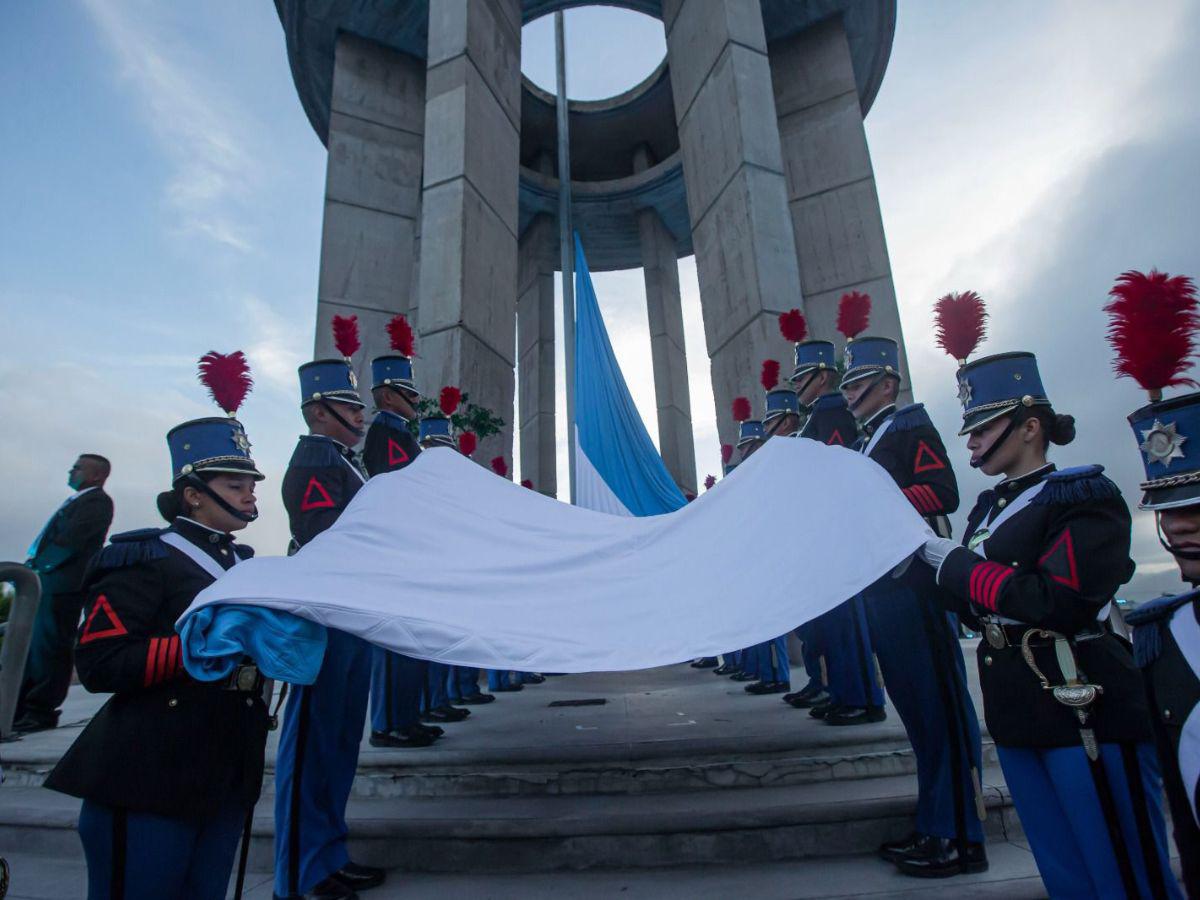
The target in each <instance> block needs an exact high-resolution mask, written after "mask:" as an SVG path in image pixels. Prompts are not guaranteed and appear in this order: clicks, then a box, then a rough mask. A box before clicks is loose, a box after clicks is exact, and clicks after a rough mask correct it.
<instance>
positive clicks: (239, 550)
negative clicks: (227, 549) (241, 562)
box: [233, 544, 254, 559]
mask: <svg viewBox="0 0 1200 900" xmlns="http://www.w3.org/2000/svg"><path fill="white" fill-rule="evenodd" d="M233 552H234V553H236V554H237V558H238V559H253V558H254V548H253V547H248V546H246V545H245V544H234V545H233Z"/></svg>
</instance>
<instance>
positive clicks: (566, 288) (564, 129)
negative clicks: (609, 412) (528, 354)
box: [554, 10, 575, 503]
mask: <svg viewBox="0 0 1200 900" xmlns="http://www.w3.org/2000/svg"><path fill="white" fill-rule="evenodd" d="M554 57H555V69H556V70H557V77H558V102H557V104H556V112H557V116H558V240H559V254H560V259H561V268H562V307H563V359H564V361H565V363H566V370H567V372H566V381H567V480H568V483H569V484H570V496H571V503H574V502H575V242H574V241H573V240H572V239H571V236H572V230H571V145H570V133H569V125H568V113H569V110H568V109H567V49H566V39H565V26H564V24H563V13H562V10H559V11H558V12H556V13H555V14H554Z"/></svg>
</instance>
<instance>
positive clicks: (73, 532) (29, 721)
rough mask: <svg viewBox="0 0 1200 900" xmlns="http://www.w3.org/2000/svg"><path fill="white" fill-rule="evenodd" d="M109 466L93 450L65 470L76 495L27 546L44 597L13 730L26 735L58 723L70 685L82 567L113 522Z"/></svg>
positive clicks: (80, 599)
mask: <svg viewBox="0 0 1200 900" xmlns="http://www.w3.org/2000/svg"><path fill="white" fill-rule="evenodd" d="M110 469H111V466H110V465H109V463H108V460H107V459H105V458H104V457H103V456H98V455H96V454H95V453H84V454H83V455H82V456H80V457H79V458H78V459H77V460H75V465H73V466H72V467H71V471H70V472H69V473H68V474H67V486H68V487H69V488H70V489H71V490H72V491H74V493H73V494H71V496H70V497H68V498H67V499H66V500H65V501H63V503H62V505H61V506H59V507H58V509H56V510H55V511H54V514H53V515H52V516H51V517H50V519H49V521H47V522H46V524H45V526H44V527H43V528H42V530H41V532H40V533H39V534H38V536H37V537H36V538H34V540H33V544H31V545H30V547H29V560H28V562H27V563H26V565H27V566H29V568H31V569H33V570H34V571H35V572H37V573H38V577H39V578H40V579H41V582H42V600H41V602H40V603H39V604H38V608H37V614H36V616H35V617H34V620H33V636H32V638H31V640H30V644H29V660H28V662H27V663H26V664H25V674H24V678H23V680H22V682H21V692H20V694H18V696H17V709H16V720H15V721H14V723H13V730H14V731H17V732H21V733H24V734H28V733H29V732H31V731H43V730H45V729H48V728H54V727H55V726H57V725H58V717H59V714H60V712H61V710H60V709H59V707H60V706H62V702H63V700H65V699H66V698H67V691H68V690H69V689H70V687H71V666H72V663H73V661H74V659H75V629H76V627H78V625H79V614H80V612H81V611H82V609H83V601H84V596H83V593H82V590H81V589H82V586H83V576H84V571H85V570H86V569H87V565H88V562H89V561H90V560H91V558H92V557H93V556H95V555H96V553H98V552H99V550H100V548H101V547H102V546H104V536H105V535H106V534H108V526H110V525H111V524H112V519H113V502H112V499H111V498H110V497H109V496H108V494H106V493H105V492H104V482H105V481H106V480H107V479H108V473H109V471H110Z"/></svg>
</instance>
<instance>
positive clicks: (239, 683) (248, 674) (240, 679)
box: [233, 666, 258, 693]
mask: <svg viewBox="0 0 1200 900" xmlns="http://www.w3.org/2000/svg"><path fill="white" fill-rule="evenodd" d="M233 683H234V686H235V688H236V689H237V690H239V691H245V692H247V693H249V692H250V691H252V690H254V686H255V684H257V683H258V667H257V666H239V667H238V670H237V672H235V673H234V676H233Z"/></svg>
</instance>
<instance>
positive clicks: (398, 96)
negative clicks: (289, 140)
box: [316, 34, 425, 389]
mask: <svg viewBox="0 0 1200 900" xmlns="http://www.w3.org/2000/svg"><path fill="white" fill-rule="evenodd" d="M424 124H425V67H424V65H423V64H422V63H421V61H420V60H418V59H415V58H413V57H411V56H407V55H406V54H403V53H398V52H396V51H394V50H390V49H388V48H386V47H383V46H381V45H379V44H376V43H373V42H371V41H367V40H363V39H362V38H358V37H355V36H353V35H349V34H343V35H341V36H340V37H339V38H338V42H337V48H336V50H335V54H334V69H333V93H332V98H331V102H330V116H329V139H328V142H327V144H328V147H329V158H328V162H327V166H326V171H325V217H324V222H323V225H322V229H321V267H320V276H319V283H318V289H317V332H316V354H317V356H318V357H335V356H337V351H336V350H334V347H333V337H332V335H331V333H330V327H329V323H330V320H331V319H332V318H333V316H335V315H357V316H358V320H359V331H360V334H361V335H362V343H363V349H362V350H360V351H359V352H358V353H357V354H356V355H355V360H354V361H355V363H356V367H357V369H358V375H359V383H360V385H362V386H363V387H364V389H365V388H366V387H367V386H369V384H370V381H369V374H368V372H367V370H368V369H369V361H370V359H371V357H373V356H376V355H378V354H381V353H384V352H386V350H387V348H388V336H387V332H386V330H385V328H384V325H385V324H386V322H387V320H388V319H389V318H391V317H392V316H393V315H395V314H396V313H398V312H407V311H408V309H409V306H410V302H411V300H412V298H411V295H410V291H411V285H412V282H413V275H414V272H415V269H416V252H415V237H416V233H417V216H418V209H419V206H420V194H421V159H422V146H423V131H424Z"/></svg>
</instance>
